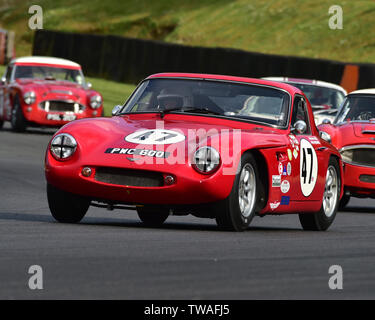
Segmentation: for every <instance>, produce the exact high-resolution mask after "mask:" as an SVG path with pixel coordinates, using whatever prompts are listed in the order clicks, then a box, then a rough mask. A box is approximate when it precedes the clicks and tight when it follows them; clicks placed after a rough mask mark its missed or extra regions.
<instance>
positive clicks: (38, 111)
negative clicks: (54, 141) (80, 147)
mask: <svg viewBox="0 0 375 320" xmlns="http://www.w3.org/2000/svg"><path fill="white" fill-rule="evenodd" d="M11 64H12V63H11ZM15 66H47V67H59V68H64V69H72V70H81V67H80V66H72V65H62V64H49V63H32V62H28V63H25V62H17V60H16V62H15V63H13V64H12V67H15ZM28 91H34V92H35V95H36V100H35V102H34V103H32V104H26V103H25V101H24V98H23V96H24V94H25V93H26V92H28ZM96 95H98V96H100V97H101V100H103V98H102V96H101V94H100V93H99V92H97V91H95V90H91V89H87V88H85V87H84V86H82V85H79V84H78V83H74V82H69V81H55V80H42V79H32V78H21V79H14V81H12V82H10V83H6V84H0V121H11V115H12V110H13V107H14V101H15V99H16V97H18V100H19V102H20V106H21V109H22V113H23V115H24V117H25V119H26V120H27V121H28V125H37V126H44V127H60V126H62V125H64V124H66V123H68V122H70V121H71V119H73V120H74V119H83V118H88V117H99V116H102V115H103V105H101V106H100V107H99V108H97V109H93V108H91V107H90V98H91V97H92V96H96ZM45 101H61V102H69V103H78V104H79V105H82V106H84V107H83V110H82V111H79V112H72V111H70V112H64V111H61V110H60V111H57V110H51V111H49V112H47V111H46V110H45V109H43V108H41V107H40V103H42V102H45ZM48 114H49V115H52V117H55V119H53V118H50V119H47V115H48ZM57 117H58V118H59V119H57Z"/></svg>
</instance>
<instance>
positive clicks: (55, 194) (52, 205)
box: [47, 184, 90, 223]
mask: <svg viewBox="0 0 375 320" xmlns="http://www.w3.org/2000/svg"><path fill="white" fill-rule="evenodd" d="M47 198H48V206H49V209H50V211H51V214H52V216H53V217H54V218H55V219H56V220H57V221H58V222H63V223H77V222H80V221H81V220H82V219H83V217H84V216H85V214H86V212H87V210H88V209H89V206H90V200H89V199H87V198H84V197H80V196H78V195H75V194H72V193H69V192H65V191H62V190H60V189H57V188H55V187H54V186H52V185H50V184H47Z"/></svg>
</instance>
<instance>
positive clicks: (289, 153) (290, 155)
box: [288, 149, 293, 161]
mask: <svg viewBox="0 0 375 320" xmlns="http://www.w3.org/2000/svg"><path fill="white" fill-rule="evenodd" d="M288 158H289V161H292V159H293V156H292V150H290V149H288Z"/></svg>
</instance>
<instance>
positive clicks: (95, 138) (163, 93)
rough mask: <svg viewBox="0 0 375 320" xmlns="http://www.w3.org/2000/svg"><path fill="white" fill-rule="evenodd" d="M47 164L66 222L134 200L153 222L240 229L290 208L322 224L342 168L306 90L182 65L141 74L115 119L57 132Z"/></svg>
mask: <svg viewBox="0 0 375 320" xmlns="http://www.w3.org/2000/svg"><path fill="white" fill-rule="evenodd" d="M45 173H46V179H47V196H48V203H49V207H50V210H51V213H52V215H53V217H55V219H56V220H58V221H60V222H69V223H73V222H79V221H80V220H81V219H82V218H83V217H84V215H85V214H86V212H87V210H88V208H89V206H90V205H93V206H99V207H105V208H108V209H113V208H126V209H129V208H133V209H136V210H137V212H138V215H139V217H140V219H141V220H142V221H143V222H144V223H145V224H149V225H161V224H162V223H163V222H164V221H165V220H166V219H167V217H168V215H169V214H175V215H186V214H193V215H195V216H197V217H204V218H215V219H216V222H217V224H218V225H219V227H221V228H223V229H229V230H236V231H241V230H245V229H246V228H247V227H248V226H249V224H250V222H251V220H252V218H253V217H254V216H255V215H259V216H264V215H267V214H275V215H280V214H288V213H299V217H300V221H301V224H302V227H303V228H304V229H308V230H326V229H327V228H328V227H329V226H330V225H331V223H332V222H333V220H334V218H335V215H336V211H337V208H338V203H339V200H340V197H341V195H342V184H341V177H342V174H343V173H342V164H341V157H340V154H339V152H338V151H337V150H336V149H335V148H334V147H332V145H331V144H329V143H327V142H326V141H324V140H323V139H321V138H320V136H319V133H318V130H317V129H316V126H315V124H314V117H313V114H312V111H311V106H310V104H309V102H308V100H307V99H306V97H305V96H304V94H303V93H302V91H300V90H299V89H297V88H295V87H292V86H290V85H288V84H284V83H278V82H271V81H266V80H257V79H249V78H238V77H231V76H219V75H206V74H176V73H164V74H156V75H152V76H150V77H148V78H147V79H145V80H144V81H142V82H141V83H140V85H139V86H138V87H137V89H136V90H135V91H134V93H133V94H132V95H131V97H130V98H129V99H128V101H127V102H126V103H125V105H124V106H117V107H115V108H114V110H113V117H112V118H101V119H84V120H79V121H74V122H73V123H70V124H68V125H66V126H64V127H63V128H62V129H60V131H58V132H57V133H56V134H55V135H54V137H53V138H52V140H51V142H50V143H49V146H48V149H47V152H46V158H45Z"/></svg>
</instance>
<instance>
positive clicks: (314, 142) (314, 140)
mask: <svg viewBox="0 0 375 320" xmlns="http://www.w3.org/2000/svg"><path fill="white" fill-rule="evenodd" d="M308 138H309V140H310V142H311V144H320V141H319V139H318V138H317V137H308Z"/></svg>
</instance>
